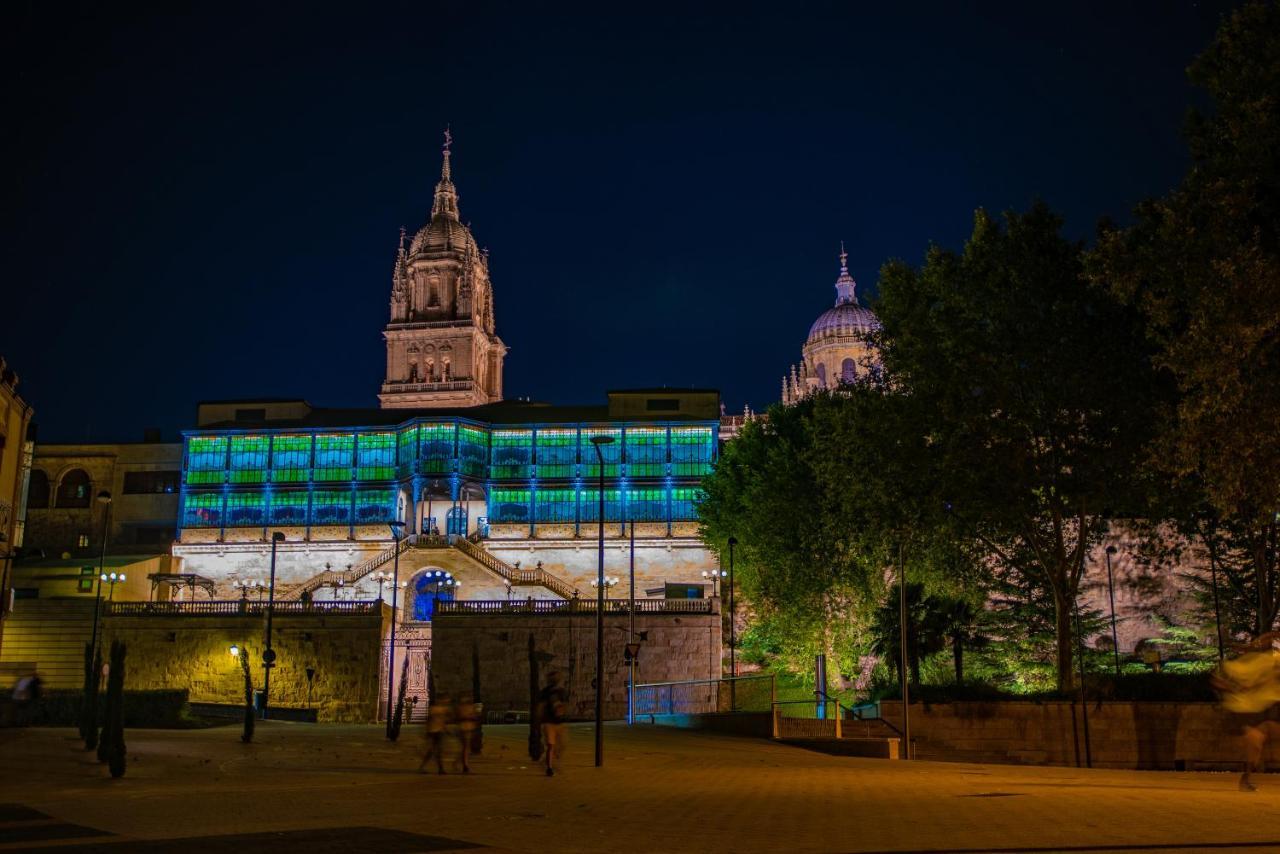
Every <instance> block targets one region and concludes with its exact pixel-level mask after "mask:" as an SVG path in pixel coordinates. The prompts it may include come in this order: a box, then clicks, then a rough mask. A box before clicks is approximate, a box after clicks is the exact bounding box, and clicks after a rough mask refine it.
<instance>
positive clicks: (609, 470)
mask: <svg viewBox="0 0 1280 854" xmlns="http://www.w3.org/2000/svg"><path fill="white" fill-rule="evenodd" d="M593 436H609V437H610V438H612V439H613V442H612V443H610V444H608V445H602V446H601V447H600V450H601V452H602V453H603V454H604V476H605V477H617V476H618V463H619V461H620V460H621V459H622V431H621V430H619V429H616V428H609V427H584V428H583V430H582V438H581V440H580V441H579V442H578V447H579V449H580V450H581V452H582V468H583V472H582V473H583V475H584V476H585V477H599V476H600V464H599V463H598V462H597V459H598V458H597V457H596V449H595V446H594V445H592V443H591V438H592V437H593Z"/></svg>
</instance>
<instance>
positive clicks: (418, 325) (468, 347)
mask: <svg viewBox="0 0 1280 854" xmlns="http://www.w3.org/2000/svg"><path fill="white" fill-rule="evenodd" d="M452 142H453V139H452V137H451V135H450V134H449V132H448V131H447V130H446V131H445V143H444V166H443V168H442V169H441V172H440V182H439V183H438V184H436V195H435V202H434V203H433V204H432V206H431V219H430V220H429V221H428V222H427V224H426V225H424V226H423V227H422V228H421V229H419V230H418V232H417V234H415V235H414V236H413V240H412V241H410V243H409V246H408V247H407V248H406V247H405V231H404V229H401V230H400V248H399V250H398V252H397V253H396V263H395V269H394V270H393V272H392V275H391V322H390V323H388V324H387V327H386V329H385V330H384V331H383V333H382V337H383V338H384V339H385V340H386V342H387V377H386V380H385V381H384V382H383V383H382V391H381V393H379V395H378V400H379V402H380V404H381V406H382V408H383V409H407V408H424V409H425V408H434V407H441V408H443V407H459V406H479V405H481V404H485V403H496V402H497V401H500V400H502V360H503V358H504V357H505V356H506V354H507V347H506V345H505V344H503V343H502V339H501V338H499V337H498V335H497V333H496V332H495V331H494V321H493V286H492V285H491V283H490V281H489V254H488V252H487V251H485V250H481V249H479V248H478V247H477V246H476V241H475V238H473V237H472V236H471V229H469V228H468V227H467V226H466V225H464V224H463V223H462V221H461V220H460V219H459V218H458V192H457V190H456V189H455V188H454V186H453V177H452V174H451V170H450V164H449V156H450V151H449V149H450V146H451V144H452Z"/></svg>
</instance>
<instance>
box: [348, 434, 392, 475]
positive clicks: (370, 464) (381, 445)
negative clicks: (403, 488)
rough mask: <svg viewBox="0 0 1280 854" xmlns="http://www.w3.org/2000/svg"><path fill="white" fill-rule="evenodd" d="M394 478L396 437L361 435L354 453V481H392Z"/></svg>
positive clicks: (388, 435) (389, 435)
mask: <svg viewBox="0 0 1280 854" xmlns="http://www.w3.org/2000/svg"><path fill="white" fill-rule="evenodd" d="M395 476H396V435H395V434H394V433H361V434H360V437H359V444H358V446H357V451H356V480H392V479H394V478H395Z"/></svg>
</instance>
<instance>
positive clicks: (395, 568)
mask: <svg viewBox="0 0 1280 854" xmlns="http://www.w3.org/2000/svg"><path fill="white" fill-rule="evenodd" d="M387 527H389V528H390V529H391V539H392V543H391V553H392V558H391V561H392V563H391V567H392V569H391V642H390V643H389V644H387V738H390V739H391V740H392V741H394V740H395V737H394V736H393V735H392V732H391V717H392V715H391V711H392V709H391V688H392V686H393V685H394V684H395V681H396V599H397V598H398V594H399V592H400V535H401V533H402V532H403V531H404V522H401V521H400V520H399V519H396V520H394V521H391V522H388V523H387ZM432 616H435V615H434V614H432ZM396 735H398V733H397V734H396Z"/></svg>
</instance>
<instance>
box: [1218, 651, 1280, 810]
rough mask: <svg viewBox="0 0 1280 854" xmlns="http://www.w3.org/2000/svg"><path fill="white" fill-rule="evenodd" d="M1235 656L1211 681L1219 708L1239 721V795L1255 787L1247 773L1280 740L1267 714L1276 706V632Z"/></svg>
mask: <svg viewBox="0 0 1280 854" xmlns="http://www.w3.org/2000/svg"><path fill="white" fill-rule="evenodd" d="M1239 653H1240V654H1239V655H1238V656H1237V657H1235V658H1233V659H1231V660H1229V661H1224V662H1223V663H1222V666H1221V667H1220V668H1219V669H1218V672H1217V673H1216V674H1215V675H1214V677H1213V687H1214V688H1216V689H1217V690H1218V692H1219V694H1220V695H1221V697H1222V707H1223V708H1224V709H1226V710H1227V711H1229V712H1234V713H1235V714H1236V715H1237V716H1238V717H1239V719H1240V724H1241V729H1242V735H1243V742H1244V773H1243V774H1241V775H1240V791H1242V792H1254V791H1257V787H1256V786H1254V785H1253V781H1252V780H1251V779H1250V778H1249V775H1250V772H1252V771H1253V770H1254V769H1261V767H1262V753H1263V751H1264V750H1265V749H1266V747H1267V741H1268V740H1269V739H1273V738H1275V739H1280V722H1278V721H1275V720H1272V719H1271V718H1270V715H1269V714H1268V710H1270V709H1271V708H1272V707H1273V706H1277V705H1280V632H1267V633H1266V634H1263V635H1260V636H1259V637H1258V638H1257V639H1256V640H1254V641H1253V642H1251V643H1249V644H1245V645H1244V646H1241V647H1239Z"/></svg>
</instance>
